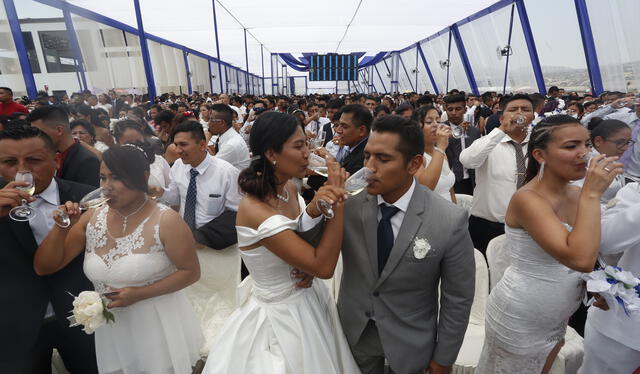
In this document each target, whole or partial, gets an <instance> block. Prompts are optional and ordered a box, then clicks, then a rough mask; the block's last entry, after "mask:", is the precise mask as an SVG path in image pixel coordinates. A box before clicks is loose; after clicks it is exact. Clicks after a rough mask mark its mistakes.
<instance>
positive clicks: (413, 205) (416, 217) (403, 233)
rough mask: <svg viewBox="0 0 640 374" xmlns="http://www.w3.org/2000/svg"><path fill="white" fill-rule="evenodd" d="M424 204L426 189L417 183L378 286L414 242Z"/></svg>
mask: <svg viewBox="0 0 640 374" xmlns="http://www.w3.org/2000/svg"><path fill="white" fill-rule="evenodd" d="M424 206H425V191H424V190H423V189H422V187H421V186H419V185H417V184H416V188H415V190H414V191H413V196H411V201H410V202H409V207H408V208H407V212H406V213H405V215H404V219H403V220H402V225H401V226H400V230H399V231H398V237H397V238H396V240H395V243H394V244H393V248H392V249H391V254H389V259H388V260H387V263H386V264H385V266H384V269H383V270H382V274H380V278H379V279H378V283H377V284H376V287H378V286H379V285H380V284H382V282H384V281H385V279H387V278H388V277H389V274H391V272H393V270H394V269H395V268H396V266H397V265H398V263H399V262H400V260H401V259H402V256H404V252H405V251H406V249H407V247H408V246H409V245H410V244H411V243H412V241H413V238H414V237H415V235H416V233H417V232H418V229H420V226H422V213H423V211H424Z"/></svg>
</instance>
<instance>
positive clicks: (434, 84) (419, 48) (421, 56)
mask: <svg viewBox="0 0 640 374" xmlns="http://www.w3.org/2000/svg"><path fill="white" fill-rule="evenodd" d="M418 53H420V58H421V59H422V63H423V64H424V67H425V69H427V75H429V80H430V81H431V86H432V87H433V91H434V92H435V94H436V95H440V92H439V91H438V85H437V84H436V80H435V79H433V74H431V69H429V64H428V63H427V59H426V58H425V57H424V52H422V46H421V45H420V43H418Z"/></svg>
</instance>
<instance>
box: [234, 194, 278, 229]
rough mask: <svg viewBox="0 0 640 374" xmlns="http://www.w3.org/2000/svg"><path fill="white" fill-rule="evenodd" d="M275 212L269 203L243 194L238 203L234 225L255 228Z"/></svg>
mask: <svg viewBox="0 0 640 374" xmlns="http://www.w3.org/2000/svg"><path fill="white" fill-rule="evenodd" d="M276 213H277V212H276V211H275V210H274V209H273V208H272V207H271V206H269V204H267V203H265V202H264V201H261V200H259V199H257V198H255V197H253V196H250V195H245V196H244V197H243V198H242V200H240V204H239V205H238V215H237V217H236V225H238V226H244V227H249V228H252V229H257V228H258V227H259V226H260V224H261V223H262V222H264V221H265V220H266V219H267V218H269V217H271V216H273V215H274V214H276Z"/></svg>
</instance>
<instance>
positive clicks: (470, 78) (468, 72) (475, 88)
mask: <svg viewBox="0 0 640 374" xmlns="http://www.w3.org/2000/svg"><path fill="white" fill-rule="evenodd" d="M451 33H452V34H453V37H454V38H455V40H456V45H457V46H458V53H459V54H460V59H461V60H462V66H463V67H464V72H465V74H466V75H467V80H468V81H469V86H471V91H472V92H473V93H474V94H475V95H480V92H479V91H478V84H477V83H476V78H475V77H474V76H473V69H471V63H469V56H467V51H466V50H465V49H464V43H463V42H462V36H460V30H458V25H456V24H455V23H454V24H453V25H451Z"/></svg>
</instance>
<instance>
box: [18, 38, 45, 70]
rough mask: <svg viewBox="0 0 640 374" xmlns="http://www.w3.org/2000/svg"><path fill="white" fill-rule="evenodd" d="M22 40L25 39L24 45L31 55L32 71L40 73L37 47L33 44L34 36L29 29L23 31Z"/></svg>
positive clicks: (28, 54)
mask: <svg viewBox="0 0 640 374" xmlns="http://www.w3.org/2000/svg"><path fill="white" fill-rule="evenodd" d="M22 40H24V46H25V48H26V49H27V56H29V63H30V64H31V71H33V72H34V73H40V72H41V71H40V63H38V55H36V47H35V45H34V44H33V36H32V35H31V33H30V32H28V31H23V32H22Z"/></svg>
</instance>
